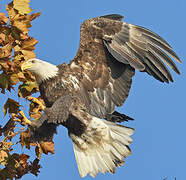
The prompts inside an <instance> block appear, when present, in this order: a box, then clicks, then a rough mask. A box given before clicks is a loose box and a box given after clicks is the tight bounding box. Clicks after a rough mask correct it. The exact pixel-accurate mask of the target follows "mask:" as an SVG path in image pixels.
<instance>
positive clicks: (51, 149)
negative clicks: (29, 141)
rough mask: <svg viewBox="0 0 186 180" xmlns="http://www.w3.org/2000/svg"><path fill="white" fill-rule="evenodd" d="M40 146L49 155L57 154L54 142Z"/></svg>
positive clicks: (43, 143) (41, 143)
mask: <svg viewBox="0 0 186 180" xmlns="http://www.w3.org/2000/svg"><path fill="white" fill-rule="evenodd" d="M40 146H41V149H42V151H43V153H45V154H48V153H49V152H50V153H51V154H54V153H55V149H54V142H44V141H42V142H40Z"/></svg>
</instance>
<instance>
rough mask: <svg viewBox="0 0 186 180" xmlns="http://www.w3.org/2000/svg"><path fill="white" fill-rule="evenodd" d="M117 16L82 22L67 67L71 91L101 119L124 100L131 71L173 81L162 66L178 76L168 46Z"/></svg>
mask: <svg viewBox="0 0 186 180" xmlns="http://www.w3.org/2000/svg"><path fill="white" fill-rule="evenodd" d="M122 18H123V17H122V16H120V15H107V16H101V17H98V18H93V19H89V20H86V21H85V22H84V23H83V24H82V26H81V38H80V45H79V50H78V52H77V55H76V57H75V58H74V60H73V61H72V62H71V63H70V65H69V67H70V71H71V73H72V74H73V75H72V77H71V80H72V81H73V85H74V88H75V91H76V92H78V93H79V95H80V96H81V98H82V100H83V101H84V102H85V105H86V107H87V110H88V111H89V112H90V114H92V115H95V116H97V117H100V118H102V117H105V116H106V114H108V113H112V112H113V111H114V107H115V106H121V105H122V104H123V103H124V101H125V100H126V98H127V97H128V94H129V90H130V87H131V83H132V76H133V75H134V70H135V69H138V70H140V71H144V72H147V73H148V74H150V75H152V76H153V77H154V78H156V79H158V80H159V81H161V82H167V83H168V82H169V81H173V78H172V76H171V74H170V72H169V70H168V69H167V67H166V66H165V64H164V62H165V63H166V64H167V65H168V66H169V67H170V68H172V69H173V70H174V71H175V72H176V73H178V74H179V70H178V68H177V67H176V65H175V63H174V62H173V60H172V59H171V58H170V56H171V57H172V58H173V59H174V60H176V61H178V62H181V61H180V59H179V58H178V56H177V55H176V54H175V53H174V51H173V50H172V48H171V46H170V45H169V44H168V43H167V42H166V41H165V40H163V39H162V38H161V37H160V36H158V35H157V34H155V33H153V32H151V31H150V30H148V29H145V28H143V27H139V26H136V25H132V24H128V23H125V22H121V19H122Z"/></svg>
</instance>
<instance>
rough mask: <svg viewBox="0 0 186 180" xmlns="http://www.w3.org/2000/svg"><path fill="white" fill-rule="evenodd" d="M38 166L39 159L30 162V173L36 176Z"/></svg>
mask: <svg viewBox="0 0 186 180" xmlns="http://www.w3.org/2000/svg"><path fill="white" fill-rule="evenodd" d="M40 168H41V166H40V165H39V159H37V158H36V159H35V160H34V161H33V162H31V165H30V167H29V169H30V173H32V174H34V175H35V176H38V173H39V172H40V171H39V169H40Z"/></svg>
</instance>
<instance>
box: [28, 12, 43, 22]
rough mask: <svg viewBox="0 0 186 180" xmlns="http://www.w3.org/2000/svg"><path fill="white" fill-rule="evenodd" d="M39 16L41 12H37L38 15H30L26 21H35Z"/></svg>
mask: <svg viewBox="0 0 186 180" xmlns="http://www.w3.org/2000/svg"><path fill="white" fill-rule="evenodd" d="M40 15H41V12H38V13H34V14H31V15H30V16H29V17H28V19H29V20H30V21H33V20H34V19H36V18H37V17H39V16H40Z"/></svg>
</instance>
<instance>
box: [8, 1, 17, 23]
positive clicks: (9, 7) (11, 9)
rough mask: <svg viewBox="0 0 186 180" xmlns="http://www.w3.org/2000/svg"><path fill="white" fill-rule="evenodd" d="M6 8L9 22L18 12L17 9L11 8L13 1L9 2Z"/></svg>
mask: <svg viewBox="0 0 186 180" xmlns="http://www.w3.org/2000/svg"><path fill="white" fill-rule="evenodd" d="M6 10H7V12H8V16H9V19H10V23H11V22H12V20H13V19H14V18H15V17H16V15H17V14H18V11H17V10H15V9H14V8H13V2H11V3H9V4H8V5H7V6H6Z"/></svg>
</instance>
